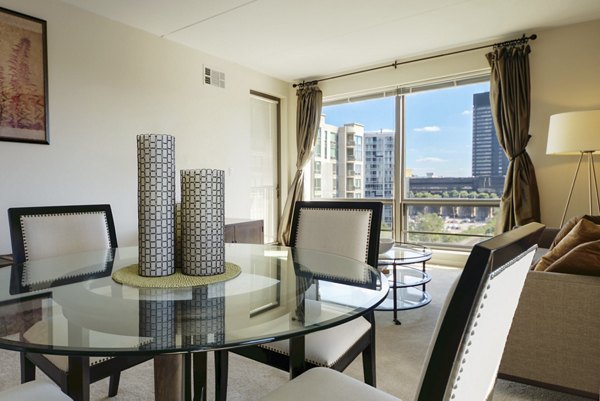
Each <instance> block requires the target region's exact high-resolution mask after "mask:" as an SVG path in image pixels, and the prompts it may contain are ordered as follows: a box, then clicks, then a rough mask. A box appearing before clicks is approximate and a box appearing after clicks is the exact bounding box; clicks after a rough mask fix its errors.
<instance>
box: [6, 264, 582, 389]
mask: <svg viewBox="0 0 600 401" xmlns="http://www.w3.org/2000/svg"><path fill="white" fill-rule="evenodd" d="M428 271H430V273H431V276H432V278H433V279H432V281H431V283H430V284H428V290H429V292H430V293H431V294H432V296H433V301H432V302H431V304H429V305H428V306H426V307H424V308H420V309H415V310H411V311H404V312H400V313H399V319H400V320H401V321H402V325H401V326H396V325H394V324H393V322H392V314H391V312H378V313H377V330H378V331H377V376H378V377H377V380H378V387H379V388H381V389H383V390H384V391H386V392H389V393H391V394H393V395H395V396H397V397H399V398H401V399H403V400H405V401H407V400H412V399H414V396H415V393H416V388H417V385H418V378H419V375H420V372H421V368H422V364H423V360H424V358H425V352H426V350H427V346H428V344H429V341H430V339H431V333H432V331H433V327H434V325H435V321H436V319H437V315H438V314H439V310H440V306H441V304H442V303H443V299H444V297H445V295H446V292H447V289H448V286H449V285H450V283H451V282H452V280H453V279H454V278H455V277H457V275H458V274H459V273H460V270H457V269H447V268H441V267H428ZM211 365H212V355H211V354H209V367H210V366H211ZM0 366H1V369H0V389H2V388H7V387H10V386H12V385H15V384H17V383H19V358H18V354H17V353H16V352H11V351H4V350H0ZM345 373H347V374H348V375H350V376H353V377H356V378H358V379H360V380H362V362H361V360H360V358H358V359H357V360H356V361H355V362H354V363H353V364H352V365H350V366H349V367H348V369H347V370H346V372H345ZM40 376H42V377H43V375H42V374H40ZM152 377H153V368H152V362H151V361H149V362H146V363H144V364H142V365H139V366H137V367H135V368H132V369H129V370H127V371H125V372H123V374H122V376H121V384H120V387H119V394H118V395H117V396H116V397H114V398H110V400H113V401H126V400H127V401H133V400H152V399H153V394H154V391H153V382H152ZM213 379H214V374H213V370H212V367H210V371H209V394H208V399H209V400H210V399H214V393H213V384H212V383H213V381H212V380H213ZM286 381H287V373H285V372H283V371H280V370H277V369H273V368H270V367H268V366H265V365H262V364H259V363H255V362H253V361H250V360H248V359H245V358H242V357H238V356H237V355H232V356H231V359H230V376H229V393H228V400H231V401H252V400H256V399H258V398H260V397H261V396H262V395H264V394H266V393H268V392H269V391H270V390H272V389H274V388H277V387H278V386H280V385H281V384H283V383H285V382H286ZM107 392H108V379H106V380H103V381H100V382H98V383H94V384H93V385H92V397H91V399H92V400H105V399H108V398H107V396H106V394H107ZM509 400H510V401H525V400H528V401H529V400H540V401H542V400H543V401H583V400H585V399H584V398H580V397H575V396H570V395H567V394H562V393H558V392H554V391H549V390H545V389H540V388H537V387H533V386H526V385H521V384H518V383H513V382H508V381H504V380H499V381H498V382H497V384H496V388H495V393H494V398H493V401H509Z"/></svg>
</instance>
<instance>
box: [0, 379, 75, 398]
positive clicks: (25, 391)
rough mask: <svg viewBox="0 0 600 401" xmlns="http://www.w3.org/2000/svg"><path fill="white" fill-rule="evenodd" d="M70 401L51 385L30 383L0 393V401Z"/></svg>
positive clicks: (43, 382) (36, 382)
mask: <svg viewBox="0 0 600 401" xmlns="http://www.w3.org/2000/svg"><path fill="white" fill-rule="evenodd" d="M15 400H19V401H42V400H43V401H72V400H71V398H69V397H68V396H67V395H66V394H65V393H63V392H62V391H60V389H59V388H58V387H57V386H56V385H55V384H52V383H48V382H45V381H41V380H40V381H38V380H35V381H32V382H28V383H25V384H21V385H18V386H15V387H11V388H9V389H8V390H4V391H1V392H0V401H15Z"/></svg>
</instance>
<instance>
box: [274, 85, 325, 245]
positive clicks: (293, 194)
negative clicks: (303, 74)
mask: <svg viewBox="0 0 600 401" xmlns="http://www.w3.org/2000/svg"><path fill="white" fill-rule="evenodd" d="M296 95H297V96H298V106H297V108H296V114H297V116H296V147H297V151H298V156H297V160H296V175H295V177H294V181H292V185H291V186H290V188H289V190H288V196H287V200H286V202H285V207H284V208H283V214H282V215H281V219H280V220H279V229H278V230H277V239H278V240H279V243H281V244H283V245H288V244H289V243H290V230H291V226H292V216H293V215H294V205H295V204H296V201H299V200H302V198H303V189H304V167H305V166H306V163H308V162H309V161H310V157H311V155H312V151H313V149H314V147H315V141H316V139H317V132H318V130H319V123H320V120H321V106H322V105H323V93H322V92H321V90H320V89H319V88H318V87H317V86H316V85H313V86H307V87H302V88H300V89H298V91H297V92H296Z"/></svg>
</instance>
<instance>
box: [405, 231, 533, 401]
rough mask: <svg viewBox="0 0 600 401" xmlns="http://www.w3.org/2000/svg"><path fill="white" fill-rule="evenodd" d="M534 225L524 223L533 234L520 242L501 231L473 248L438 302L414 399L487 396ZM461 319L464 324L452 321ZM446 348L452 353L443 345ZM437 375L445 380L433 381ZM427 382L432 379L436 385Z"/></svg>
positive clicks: (523, 274)
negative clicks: (451, 286)
mask: <svg viewBox="0 0 600 401" xmlns="http://www.w3.org/2000/svg"><path fill="white" fill-rule="evenodd" d="M539 227H543V226H542V225H539V224H536V225H534V226H530V227H529V231H530V232H535V233H536V234H535V235H530V236H529V237H528V238H529V239H528V240H527V241H525V242H522V244H518V245H515V244H513V243H511V242H510V241H511V238H512V239H514V238H516V237H517V236H516V235H515V233H506V234H504V235H503V236H501V237H498V239H492V240H489V241H486V242H484V243H482V244H480V245H477V246H476V247H475V248H474V249H473V251H472V252H471V256H470V257H469V260H468V262H467V265H466V266H465V268H464V270H463V274H462V275H461V277H460V278H459V280H458V281H457V283H456V286H455V289H451V292H450V294H449V295H448V298H447V300H446V305H444V307H443V308H442V311H441V314H440V319H439V320H438V324H437V326H436V329H435V333H434V335H433V339H434V340H435V342H434V343H432V345H431V347H430V349H429V354H428V356H427V359H426V360H427V361H428V362H426V365H425V366H426V368H425V370H424V374H423V375H422V377H421V385H420V390H419V393H418V394H419V396H418V398H417V400H418V401H424V400H427V401H430V400H461V401H463V400H464V401H471V400H472V401H482V400H486V399H488V396H489V395H490V394H491V393H492V391H493V388H494V385H495V381H496V376H497V373H498V367H499V366H500V360H501V359H502V353H503V351H504V345H505V343H506V339H507V337H508V332H509V331H510V326H511V324H512V319H513V316H514V314H515V311H516V309H517V304H518V302H519V298H520V294H521V291H522V289H523V286H524V284H525V278H526V276H527V272H528V271H529V268H530V266H531V262H532V260H533V256H534V253H535V249H536V245H535V240H534V239H537V237H539V235H537V233H541V228H539ZM531 238H534V239H531ZM507 244H509V245H510V247H508V245H507ZM505 245H506V246H507V247H505ZM519 250H521V251H520V252H519ZM503 252H504V253H503ZM482 272H483V274H482ZM461 281H462V282H461ZM469 291H470V292H471V293H469ZM461 304H463V306H462V307H461ZM461 322H464V323H461ZM461 324H462V325H463V327H464V329H457V328H456V327H455V326H457V325H461ZM451 348H452V349H454V351H453V353H454V354H452V353H448V352H446V351H445V350H444V349H446V350H449V349H451ZM444 358H446V359H445V360H444ZM444 377H446V378H447V379H444ZM440 381H441V382H442V384H444V383H445V384H446V385H445V386H439V384H440ZM432 382H437V386H433V385H432V384H431V383H432ZM434 387H436V388H435V389H434Z"/></svg>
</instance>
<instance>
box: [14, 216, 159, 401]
mask: <svg viewBox="0 0 600 401" xmlns="http://www.w3.org/2000/svg"><path fill="white" fill-rule="evenodd" d="M8 220H9V226H10V237H11V243H12V252H13V258H14V262H15V263H23V262H27V261H32V260H38V259H43V258H49V257H55V256H60V255H66V254H71V253H78V252H85V251H93V250H101V249H109V248H116V247H117V246H118V245H117V235H116V231H115V225H114V221H113V216H112V210H111V207H110V205H74V206H40V207H20V208H10V209H8ZM46 330H47V325H46V324H44V323H42V322H38V323H36V324H34V325H33V326H32V327H31V328H29V329H28V330H27V331H26V332H25V333H24V335H23V337H24V338H25V340H28V341H33V342H35V341H36V339H38V338H43V336H44V333H45V332H46ZM149 359H151V357H146V356H144V357H137V356H136V357H111V358H109V357H86V356H83V357H82V356H62V355H44V354H36V353H29V352H22V353H21V382H22V383H26V382H29V381H32V380H34V379H35V368H36V366H37V367H38V368H39V369H41V370H42V371H43V372H44V373H45V374H46V375H47V376H48V377H50V378H51V379H52V380H53V381H54V382H56V383H57V384H58V385H59V386H60V388H61V389H62V391H63V392H65V393H66V394H68V395H69V396H70V397H72V398H73V399H75V400H84V401H87V400H88V399H89V391H90V390H89V387H90V384H91V383H94V382H96V381H98V380H101V379H104V378H106V377H110V380H109V388H108V396H109V397H113V396H115V395H116V394H117V391H118V387H119V379H120V374H121V371H122V370H125V369H128V368H130V367H132V366H135V365H137V364H139V363H142V362H144V361H146V360H149Z"/></svg>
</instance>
